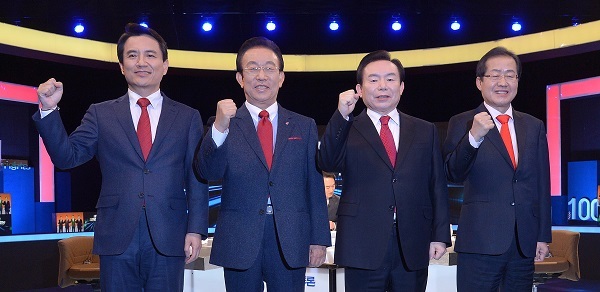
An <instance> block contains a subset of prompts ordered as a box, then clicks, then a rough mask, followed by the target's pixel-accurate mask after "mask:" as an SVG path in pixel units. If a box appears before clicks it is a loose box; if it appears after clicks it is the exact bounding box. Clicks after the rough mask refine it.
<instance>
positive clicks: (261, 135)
mask: <svg viewBox="0 0 600 292" xmlns="http://www.w3.org/2000/svg"><path fill="white" fill-rule="evenodd" d="M258 117H259V118H260V121H258V126H257V129H256V132H257V133H258V140H260V146H261V147H262V150H263V153H264V154H265V159H266V160H267V167H268V168H269V170H271V163H272V162H273V125H271V121H270V120H269V112H268V111H266V110H263V111H261V112H260V113H259V114H258Z"/></svg>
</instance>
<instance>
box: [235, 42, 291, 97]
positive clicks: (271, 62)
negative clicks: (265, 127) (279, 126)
mask: <svg viewBox="0 0 600 292" xmlns="http://www.w3.org/2000/svg"><path fill="white" fill-rule="evenodd" d="M242 66H243V68H245V69H244V70H243V71H242V73H239V72H238V73H237V74H236V80H237V82H238V83H239V84H240V86H241V87H242V88H243V89H244V94H245V95H246V101H248V102H249V103H250V104H252V105H254V106H256V107H258V108H261V109H266V108H267V107H269V106H270V105H272V104H273V103H275V102H276V101H277V93H278V92H279V88H280V87H281V86H282V85H283V80H284V79H285V75H284V74H283V71H279V66H281V64H279V61H278V60H277V55H275V53H274V52H273V51H271V50H270V49H267V48H263V47H256V48H252V49H249V50H247V51H246V53H245V54H244V55H243V56H242ZM257 67H259V68H260V67H262V68H261V69H259V70H258V71H256V72H251V70H247V69H248V68H257ZM264 68H277V69H276V70H274V71H273V72H267V71H268V70H265V69H264Z"/></svg>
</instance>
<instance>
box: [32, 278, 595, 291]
mask: <svg viewBox="0 0 600 292" xmlns="http://www.w3.org/2000/svg"><path fill="white" fill-rule="evenodd" d="M27 291H29V292H33V291H35V292H93V291H94V289H92V286H91V285H77V286H69V287H67V288H59V287H56V288H46V289H36V290H27ZM558 291H560V292H563V291H564V292H567V291H568V292H597V291H600V281H592V280H580V281H577V282H573V281H569V280H562V279H551V280H548V281H547V282H546V283H544V284H541V285H539V286H538V292H558Z"/></svg>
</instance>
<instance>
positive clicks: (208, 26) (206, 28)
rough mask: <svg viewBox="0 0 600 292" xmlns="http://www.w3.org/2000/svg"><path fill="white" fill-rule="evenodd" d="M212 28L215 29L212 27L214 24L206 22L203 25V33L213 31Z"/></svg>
mask: <svg viewBox="0 0 600 292" xmlns="http://www.w3.org/2000/svg"><path fill="white" fill-rule="evenodd" d="M212 28H213V25H212V23H210V22H209V21H205V22H204V23H203V24H202V30H203V31H211V30H212Z"/></svg>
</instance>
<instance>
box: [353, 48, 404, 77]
mask: <svg viewBox="0 0 600 292" xmlns="http://www.w3.org/2000/svg"><path fill="white" fill-rule="evenodd" d="M382 60H383V61H390V62H392V63H394V65H396V67H398V73H399V74H400V82H401V83H402V82H403V81H404V66H402V63H401V62H400V60H398V59H392V56H391V55H390V53H389V52H388V51H384V50H379V51H374V52H370V53H368V54H367V55H366V56H364V57H363V58H362V60H360V63H359V64H358V68H357V69H356V82H358V84H362V81H363V72H364V71H365V67H367V65H369V64H370V63H373V62H375V61H382Z"/></svg>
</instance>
